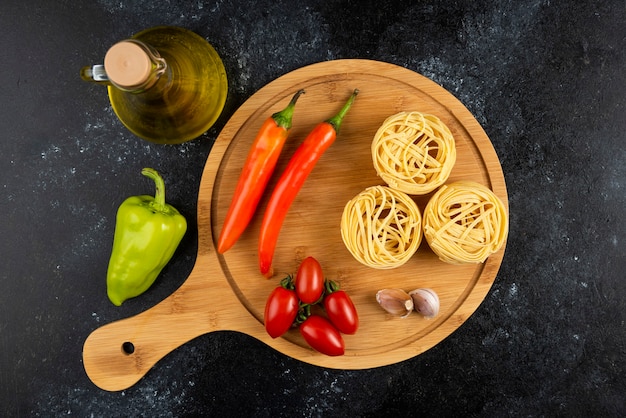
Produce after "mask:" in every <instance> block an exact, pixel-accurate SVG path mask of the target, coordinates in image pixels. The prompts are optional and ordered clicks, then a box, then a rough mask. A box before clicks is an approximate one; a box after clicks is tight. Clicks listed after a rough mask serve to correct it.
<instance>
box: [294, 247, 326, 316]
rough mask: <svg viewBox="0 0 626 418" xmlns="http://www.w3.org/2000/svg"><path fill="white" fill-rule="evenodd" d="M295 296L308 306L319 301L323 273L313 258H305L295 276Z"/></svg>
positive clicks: (322, 287)
mask: <svg viewBox="0 0 626 418" xmlns="http://www.w3.org/2000/svg"><path fill="white" fill-rule="evenodd" d="M295 285H296V294H297V295H298V297H299V298H300V300H301V301H302V302H303V303H307V304H309V305H311V304H314V303H316V302H318V301H319V300H320V298H321V297H322V294H323V293H324V272H322V266H321V265H320V263H319V262H318V261H317V260H316V259H315V258H313V257H307V258H305V259H304V260H303V261H302V263H300V267H298V272H297V274H296V283H295Z"/></svg>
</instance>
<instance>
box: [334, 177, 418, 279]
mask: <svg viewBox="0 0 626 418" xmlns="http://www.w3.org/2000/svg"><path fill="white" fill-rule="evenodd" d="M341 237H342V239H343V242H344V243H345V245H346V247H347V248H348V251H350V253H351V254H352V255H353V256H354V258H355V259H357V260H358V261H359V262H361V263H362V264H364V265H366V266H369V267H373V268H377V269H390V268H394V267H399V266H401V265H403V264H404V263H406V262H407V261H408V260H409V258H411V256H413V254H415V252H416V251H417V248H418V247H419V245H420V242H421V240H422V216H421V213H420V210H419V208H418V207H417V205H416V204H415V202H414V201H413V199H411V197H410V196H408V195H407V194H405V193H403V192H400V191H398V190H393V189H391V188H389V187H387V186H372V187H368V188H367V189H365V190H363V191H362V192H361V193H359V194H358V195H356V196H355V197H354V198H353V199H352V200H350V201H349V202H348V203H347V204H346V206H345V208H344V210H343V215H342V217H341Z"/></svg>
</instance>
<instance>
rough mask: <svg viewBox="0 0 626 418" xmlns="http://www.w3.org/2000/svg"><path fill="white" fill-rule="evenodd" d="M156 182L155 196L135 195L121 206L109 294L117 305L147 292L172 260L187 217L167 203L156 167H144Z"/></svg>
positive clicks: (114, 244) (112, 258) (145, 171)
mask: <svg viewBox="0 0 626 418" xmlns="http://www.w3.org/2000/svg"><path fill="white" fill-rule="evenodd" d="M141 174H143V175H144V176H146V177H149V178H151V179H152V180H154V182H155V184H156V193H155V196H154V197H152V196H131V197H129V198H128V199H126V200H125V201H124V202H123V203H122V204H121V205H120V207H119V209H118V210H117V218H116V225H115V234H114V237H113V250H112V252H111V259H110V260H109V267H108V271H107V294H108V296H109V299H110V300H111V302H113V304H114V305H116V306H120V305H121V304H122V302H124V301H125V300H127V299H130V298H133V297H135V296H139V295H141V294H142V293H144V292H145V291H146V290H148V288H150V286H152V284H153V283H154V281H155V280H156V278H157V276H158V275H159V273H160V272H161V270H163V267H165V265H166V264H167V263H168V262H169V261H170V259H171V258H172V256H173V255H174V252H175V251H176V248H177V247H178V244H180V241H181V240H182V238H183V236H184V235H185V232H186V231H187V221H186V220H185V218H184V217H183V216H182V215H181V214H180V212H178V210H176V208H174V207H173V206H170V205H168V204H166V203H165V183H164V181H163V178H162V177H161V176H160V175H159V173H158V172H157V171H156V170H154V169H152V168H144V169H143V170H142V171H141Z"/></svg>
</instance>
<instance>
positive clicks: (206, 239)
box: [83, 60, 508, 391]
mask: <svg viewBox="0 0 626 418" xmlns="http://www.w3.org/2000/svg"><path fill="white" fill-rule="evenodd" d="M301 88H304V89H305V90H306V93H305V94H304V95H303V96H301V97H300V99H299V101H298V104H297V105H296V110H295V114H294V119H293V128H292V130H291V133H290V137H289V139H288V142H287V144H286V145H285V148H284V149H283V153H282V155H281V158H280V160H279V163H278V166H277V168H276V172H275V175H274V177H273V179H272V181H271V182H270V184H269V186H268V187H269V188H270V189H268V190H271V188H272V187H273V185H274V184H275V181H276V178H277V177H278V174H280V173H281V172H282V170H283V169H284V167H285V165H286V162H287V161H288V159H289V157H290V156H291V155H292V154H293V152H294V151H295V149H296V148H297V146H298V145H299V144H300V142H301V141H302V140H303V139H304V137H305V136H306V134H307V133H308V132H309V131H310V130H311V129H312V128H313V126H315V124H317V123H318V122H320V121H322V120H325V119H327V118H329V117H331V116H333V115H334V114H335V113H336V112H337V111H338V110H339V109H340V108H341V106H342V105H343V103H344V102H345V101H346V100H347V98H348V97H349V96H350V94H351V92H352V91H353V90H354V89H355V88H358V89H359V90H360V93H359V95H358V97H357V99H356V101H355V102H354V105H353V107H352V109H351V110H350V112H349V113H348V115H347V116H346V118H345V119H344V122H343V125H342V127H341V130H340V132H339V136H338V138H337V140H336V142H335V143H334V144H333V145H332V147H331V148H330V149H329V150H328V152H327V153H326V154H325V155H324V156H323V157H322V158H321V160H320V161H319V163H318V165H317V166H316V167H315V169H314V170H313V172H312V174H311V175H310V177H309V178H308V179H307V181H306V183H305V185H304V188H303V189H302V190H301V192H300V193H299V195H298V197H297V198H296V200H295V202H294V204H293V206H292V207H291V209H290V211H289V214H288V216H287V218H286V220H285V223H284V225H283V228H282V230H281V234H280V237H279V242H278V245H277V249H276V254H275V257H274V271H275V272H276V275H275V277H274V278H272V279H269V280H267V279H265V278H263V276H261V274H260V273H259V270H258V261H257V242H258V233H259V227H260V221H261V219H262V214H263V210H264V208H265V204H266V203H267V198H268V196H269V192H266V194H265V195H264V198H263V199H262V201H261V202H260V206H259V208H258V210H257V215H255V217H254V218H253V219H252V223H251V225H250V226H249V227H248V229H247V230H246V232H245V233H244V234H243V236H242V237H241V238H240V240H239V241H238V242H237V244H235V246H234V247H233V248H232V249H231V250H229V251H228V252H227V253H226V254H224V255H220V254H217V252H216V251H215V240H216V239H217V235H218V234H219V231H220V228H221V224H222V222H223V219H224V216H225V213H226V210H227V208H228V205H229V203H230V199H231V197H232V193H233V190H234V187H235V183H236V181H237V179H238V176H239V173H240V170H241V168H242V165H243V162H244V160H245V157H246V155H247V152H248V149H249V147H250V145H251V143H252V141H253V139H254V137H255V135H256V132H257V131H258V129H259V128H260V126H261V124H262V123H263V121H264V120H265V119H266V118H267V117H268V116H269V115H271V114H272V113H274V112H276V111H279V110H281V109H283V108H284V107H285V106H286V104H287V103H288V102H289V100H290V98H291V97H292V95H293V94H294V92H295V91H296V90H298V89H301ZM412 110H417V111H420V112H424V113H432V114H434V115H436V116H438V117H439V118H440V119H441V120H442V121H444V123H446V124H447V125H448V127H449V128H450V130H451V131H452V134H453V135H454V137H455V140H456V145H457V162H456V165H455V167H454V169H453V170H452V174H451V176H450V178H449V179H448V182H452V181H455V180H461V179H469V180H474V181H478V182H480V183H482V184H485V185H486V186H488V187H489V188H491V189H492V190H493V191H494V192H495V193H496V195H497V196H498V197H500V199H502V201H503V202H504V203H505V205H507V211H508V199H507V192H506V185H505V181H504V176H503V173H502V169H501V166H500V163H499V160H498V157H497V155H496V153H495V151H494V149H493V146H492V144H491V142H490V141H489V138H488V137H487V135H486V134H485V132H484V131H483V129H482V128H481V126H480V125H479V124H478V122H477V121H476V120H475V119H474V117H473V116H472V115H471V114H470V112H469V111H468V110H467V109H466V108H465V107H464V106H463V104H461V103H460V102H459V101H458V100H457V99H456V98H455V97H454V96H452V95H451V94H450V93H448V92H447V91H446V90H445V89H443V88H442V87H441V86H439V85H437V84H436V83H434V82H432V81H430V80H429V79H427V78H425V77H423V76H421V75H419V74H417V73H415V72H412V71H410V70H407V69H405V68H402V67H398V66H395V65H392V64H387V63H381V62H376V61H369V60H337V61H329V62H323V63H318V64H313V65H310V66H307V67H303V68H301V69H298V70H296V71H293V72H291V73H289V74H286V75H284V76H282V77H280V78H278V79H276V80H275V81H273V82H271V83H270V84H268V85H267V86H265V87H264V88H262V89H261V90H259V91H258V92H257V93H256V94H254V95H253V96H252V97H251V98H250V99H248V100H247V101H246V102H245V103H244V105H243V106H241V108H240V109H238V110H237V112H235V114H234V115H233V116H232V118H231V119H230V121H229V122H228V123H227V124H226V126H225V127H224V129H223V130H222V132H221V133H220V135H219V137H218V138H217V140H216V142H215V145H214V146H213V149H212V150H211V153H210V155H209V158H208V160H207V163H206V166H205V169H204V172H203V175H202V181H201V185H200V190H199V196H198V229H199V231H198V233H199V250H198V257H197V260H196V265H195V266H194V268H193V271H192V272H191V274H190V276H189V277H188V278H187V280H186V281H185V282H184V284H183V285H182V286H181V287H180V288H179V289H178V290H177V291H176V292H174V293H173V294H172V295H171V296H170V297H168V298H167V299H165V300H163V301H162V302H161V303H159V304H158V305H156V306H154V307H152V308H150V309H148V310H147V311H145V312H143V313H141V314H139V315H136V316H134V317H131V318H127V319H124V320H121V321H117V322H114V323H111V324H107V325H105V326H103V327H101V328H99V329H97V330H95V331H94V332H93V333H92V334H91V335H89V337H88V338H87V340H86V341H85V345H84V349H83V360H84V366H85V370H86V372H87V374H88V376H89V377H90V379H91V380H92V381H93V382H94V383H95V384H96V385H97V386H99V387H101V388H103V389H106V390H112V391H113V390H122V389H125V388H128V387H129V386H132V385H133V384H134V383H136V382H137V381H138V380H139V379H141V377H142V376H144V375H145V374H146V373H147V372H148V371H149V370H150V368H151V367H153V366H154V365H155V364H156V363H157V362H158V361H159V360H160V359H161V358H163V356H165V355H167V354H168V353H170V352H171V351H172V350H174V349H176V348H177V347H179V346H180V345H182V344H184V343H186V342H187V341H189V340H191V339H193V338H195V337H197V336H200V335H203V334H205V333H208V332H211V331H216V330H232V331H239V332H242V333H245V334H248V335H250V336H253V337H254V338H257V339H259V340H261V341H263V342H264V343H266V344H267V345H269V346H270V347H273V348H274V349H276V350H278V351H280V352H281V353H284V354H286V355H289V356H291V357H293V358H296V359H299V360H301V361H304V362H308V363H311V364H314V365H318V366H323V367H329V368H341V369H364V368H372V367H378V366H384V365H388V364H392V363H395V362H399V361H402V360H406V359H408V358H411V357H414V356H416V355H418V354H420V353H422V352H424V351H425V350H428V349H429V348H431V347H433V346H434V345H436V344H437V343H439V342H441V341H442V340H443V339H444V338H446V337H447V336H448V335H450V334H451V333H452V332H454V331H455V330H456V329H457V328H458V327H459V326H460V325H461V324H463V323H464V322H465V321H466V320H467V319H468V318H469V317H470V316H471V315H472V313H473V312H474V311H475V310H476V308H477V307H478V306H479V305H480V303H481V302H482V301H483V299H484V298H485V296H486V294H487V293H488V291H489V289H490V288H491V286H492V284H493V282H494V280H495V278H496V275H497V272H498V269H499V267H500V264H501V262H502V258H503V256H504V248H502V249H501V250H500V251H499V252H498V253H496V254H494V255H492V256H491V257H489V258H488V259H487V261H486V262H485V263H483V264H480V265H465V266H456V265H449V264H445V263H443V262H441V261H439V260H438V259H437V257H436V256H435V255H434V253H433V252H432V251H431V250H430V249H429V248H428V244H427V243H426V241H425V240H423V241H422V244H421V246H420V248H419V249H418V251H417V253H416V255H415V256H414V257H413V258H412V259H411V260H410V261H409V262H407V263H406V264H405V265H403V266H402V267H399V268H396V269H392V270H376V269H372V268H368V267H365V266H363V265H361V264H360V263H358V262H357V261H356V260H355V259H354V258H353V257H352V256H351V255H350V253H349V252H348V250H347V249H346V248H345V246H344V244H343V242H342V240H341V233H340V228H339V224H340V220H341V213H342V211H343V207H344V205H345V204H346V203H347V202H348V200H350V199H351V198H352V197H353V196H354V195H356V194H357V193H359V192H360V191H361V190H363V189H365V188H366V187H368V186H372V185H376V184H382V183H381V180H380V178H378V177H377V175H376V172H375V170H374V167H373V165H372V161H371V154H370V144H371V141H372V138H373V135H374V133H375V132H376V130H377V129H378V127H379V126H380V125H381V124H382V122H383V121H384V120H385V119H386V118H387V117H388V116H390V115H392V114H394V113H396V112H399V111H412ZM429 197H430V195H425V196H415V197H414V198H415V201H416V202H417V204H418V206H419V207H420V210H421V211H423V209H424V207H425V205H426V202H427V201H428V198H429ZM309 255H310V256H313V257H315V258H317V259H318V261H319V262H320V263H321V265H322V268H323V269H324V273H325V275H326V277H327V278H329V279H333V280H337V281H339V282H340V284H341V286H342V288H343V289H344V290H346V291H348V292H349V293H350V295H351V296H352V298H353V301H354V303H355V305H356V307H357V309H358V312H359V316H360V321H361V325H360V329H359V331H358V332H357V333H356V334H355V335H348V336H344V338H345V342H346V354H345V355H344V356H341V357H328V356H325V355H322V354H319V353H317V352H315V351H313V350H312V349H310V348H309V347H308V346H307V345H306V343H305V342H304V340H303V339H302V337H301V336H300V335H299V333H298V331H297V330H291V331H289V332H288V333H287V334H286V335H285V336H284V337H281V338H277V339H272V338H271V337H269V336H268V335H267V333H266V332H265V329H264V327H263V310H264V307H265V301H266V298H267V296H268V295H269V293H270V292H271V290H272V289H273V288H274V287H275V286H277V285H278V282H279V281H280V278H282V277H284V276H285V275H286V274H288V273H294V272H295V271H296V269H297V266H298V264H299V262H300V261H301V260H302V259H303V258H304V257H306V256H309ZM392 287H398V288H402V289H405V290H406V291H410V290H413V289H415V288H419V287H429V288H432V289H434V290H435V291H436V292H437V293H438V295H439V297H440V300H441V309H440V313H439V315H438V316H437V317H436V318H434V319H430V320H429V319H425V318H423V317H421V316H419V315H417V314H413V315H410V316H409V317H408V318H405V319H400V318H395V317H391V316H389V315H387V314H386V313H385V312H384V311H383V310H382V309H381V308H380V307H379V306H378V304H377V302H376V300H375V294H376V292H377V291H378V290H380V289H383V288H392ZM125 342H130V343H132V344H133V346H134V349H135V350H134V352H133V353H132V354H127V353H126V352H125V351H124V350H123V348H122V347H123V344H124V343H125Z"/></svg>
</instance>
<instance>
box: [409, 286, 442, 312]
mask: <svg viewBox="0 0 626 418" xmlns="http://www.w3.org/2000/svg"><path fill="white" fill-rule="evenodd" d="M409 295H410V296H411V298H412V299H413V306H414V308H415V310H416V311H417V312H419V313H420V314H422V315H423V316H424V317H426V318H434V317H435V316H437V314H438V313H439V296H437V293H435V291H434V290H432V289H415V290H412V291H410V292H409Z"/></svg>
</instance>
